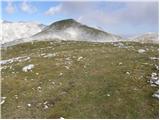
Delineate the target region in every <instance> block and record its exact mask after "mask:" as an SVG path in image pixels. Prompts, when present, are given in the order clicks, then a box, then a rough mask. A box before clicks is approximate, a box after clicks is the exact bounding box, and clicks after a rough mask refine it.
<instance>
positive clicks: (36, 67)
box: [1, 24, 159, 119]
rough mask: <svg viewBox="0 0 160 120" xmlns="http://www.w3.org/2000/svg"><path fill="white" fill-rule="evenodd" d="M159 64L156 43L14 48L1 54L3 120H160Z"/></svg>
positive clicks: (39, 44)
mask: <svg viewBox="0 0 160 120" xmlns="http://www.w3.org/2000/svg"><path fill="white" fill-rule="evenodd" d="M53 26H54V27H55V26H56V25H55V24H53ZM57 27H58V28H59V29H65V28H60V27H59V26H56V29H57ZM82 28H83V27H82ZM88 29H90V28H88ZM49 30H50V29H48V28H46V32H47V33H48V32H49ZM98 32H99V31H98ZM158 60H159V59H158V45H157V44H141V43H134V42H114V43H112V42H111V43H91V42H78V41H75V42H74V41H61V42H60V41H58V42H56V41H55V42H53V41H41V42H38V41H37V42H32V43H30V42H29V43H24V44H18V45H15V46H10V47H8V48H6V49H2V60H1V65H2V67H1V74H2V76H1V77H2V78H1V79H2V91H1V92H2V98H1V99H2V100H3V101H2V102H1V104H2V110H1V112H2V118H12V119H13V118H41V119H42V118H96V119H97V118H105V119H107V118H122V119H124V118H134V119H135V118H148V119H149V118H151V119H153V118H158V115H159V111H158V109H159V108H158V104H159V103H158V99H157V95H158V93H156V91H157V90H158V86H157V82H158V81H157V78H158V77H157V75H158ZM158 83H159V82H158ZM158 97H159V95H158Z"/></svg>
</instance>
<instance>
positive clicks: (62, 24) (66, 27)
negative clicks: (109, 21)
mask: <svg viewBox="0 0 160 120" xmlns="http://www.w3.org/2000/svg"><path fill="white" fill-rule="evenodd" d="M54 39H60V40H75V41H91V42H113V41H119V40H121V37H120V36H117V35H113V34H110V33H107V32H104V31H102V30H99V29H96V28H92V27H88V26H86V25H83V24H81V23H79V22H77V21H75V20H73V19H66V20H61V21H58V22H55V23H53V24H51V25H49V26H48V27H46V28H45V29H43V30H42V31H41V32H39V33H37V34H35V35H33V36H32V37H31V38H30V39H29V40H54Z"/></svg>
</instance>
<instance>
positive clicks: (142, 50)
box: [138, 49, 146, 53]
mask: <svg viewBox="0 0 160 120" xmlns="http://www.w3.org/2000/svg"><path fill="white" fill-rule="evenodd" d="M144 52H146V51H145V50H144V49H139V50H138V53H144Z"/></svg>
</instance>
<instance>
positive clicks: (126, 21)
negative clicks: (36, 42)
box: [45, 1, 158, 34]
mask: <svg viewBox="0 0 160 120" xmlns="http://www.w3.org/2000/svg"><path fill="white" fill-rule="evenodd" d="M99 3H100V2H61V3H60V4H59V5H57V6H55V7H51V8H50V9H48V11H47V12H45V15H55V14H64V15H65V16H68V17H70V18H74V19H77V20H78V21H79V22H82V23H84V24H87V25H91V26H100V27H102V28H104V29H105V30H106V31H109V32H116V33H118V34H119V33H120V32H121V33H122V32H124V31H125V29H126V30H128V31H130V32H133V31H134V32H137V31H147V30H155V31H156V30H157V29H158V2H134V1H132V2H115V3H114V5H113V3H112V5H113V8H111V6H109V5H110V4H109V2H103V5H102V4H101V5H102V7H101V5H100V4H99ZM116 4H117V6H116ZM146 28H147V29H146Z"/></svg>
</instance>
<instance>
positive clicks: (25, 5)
mask: <svg viewBox="0 0 160 120" xmlns="http://www.w3.org/2000/svg"><path fill="white" fill-rule="evenodd" d="M20 8H21V10H22V11H23V12H26V13H34V12H36V11H37V8H36V7H35V6H33V5H31V4H29V3H27V2H26V1H23V2H22V4H21V6H20Z"/></svg>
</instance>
